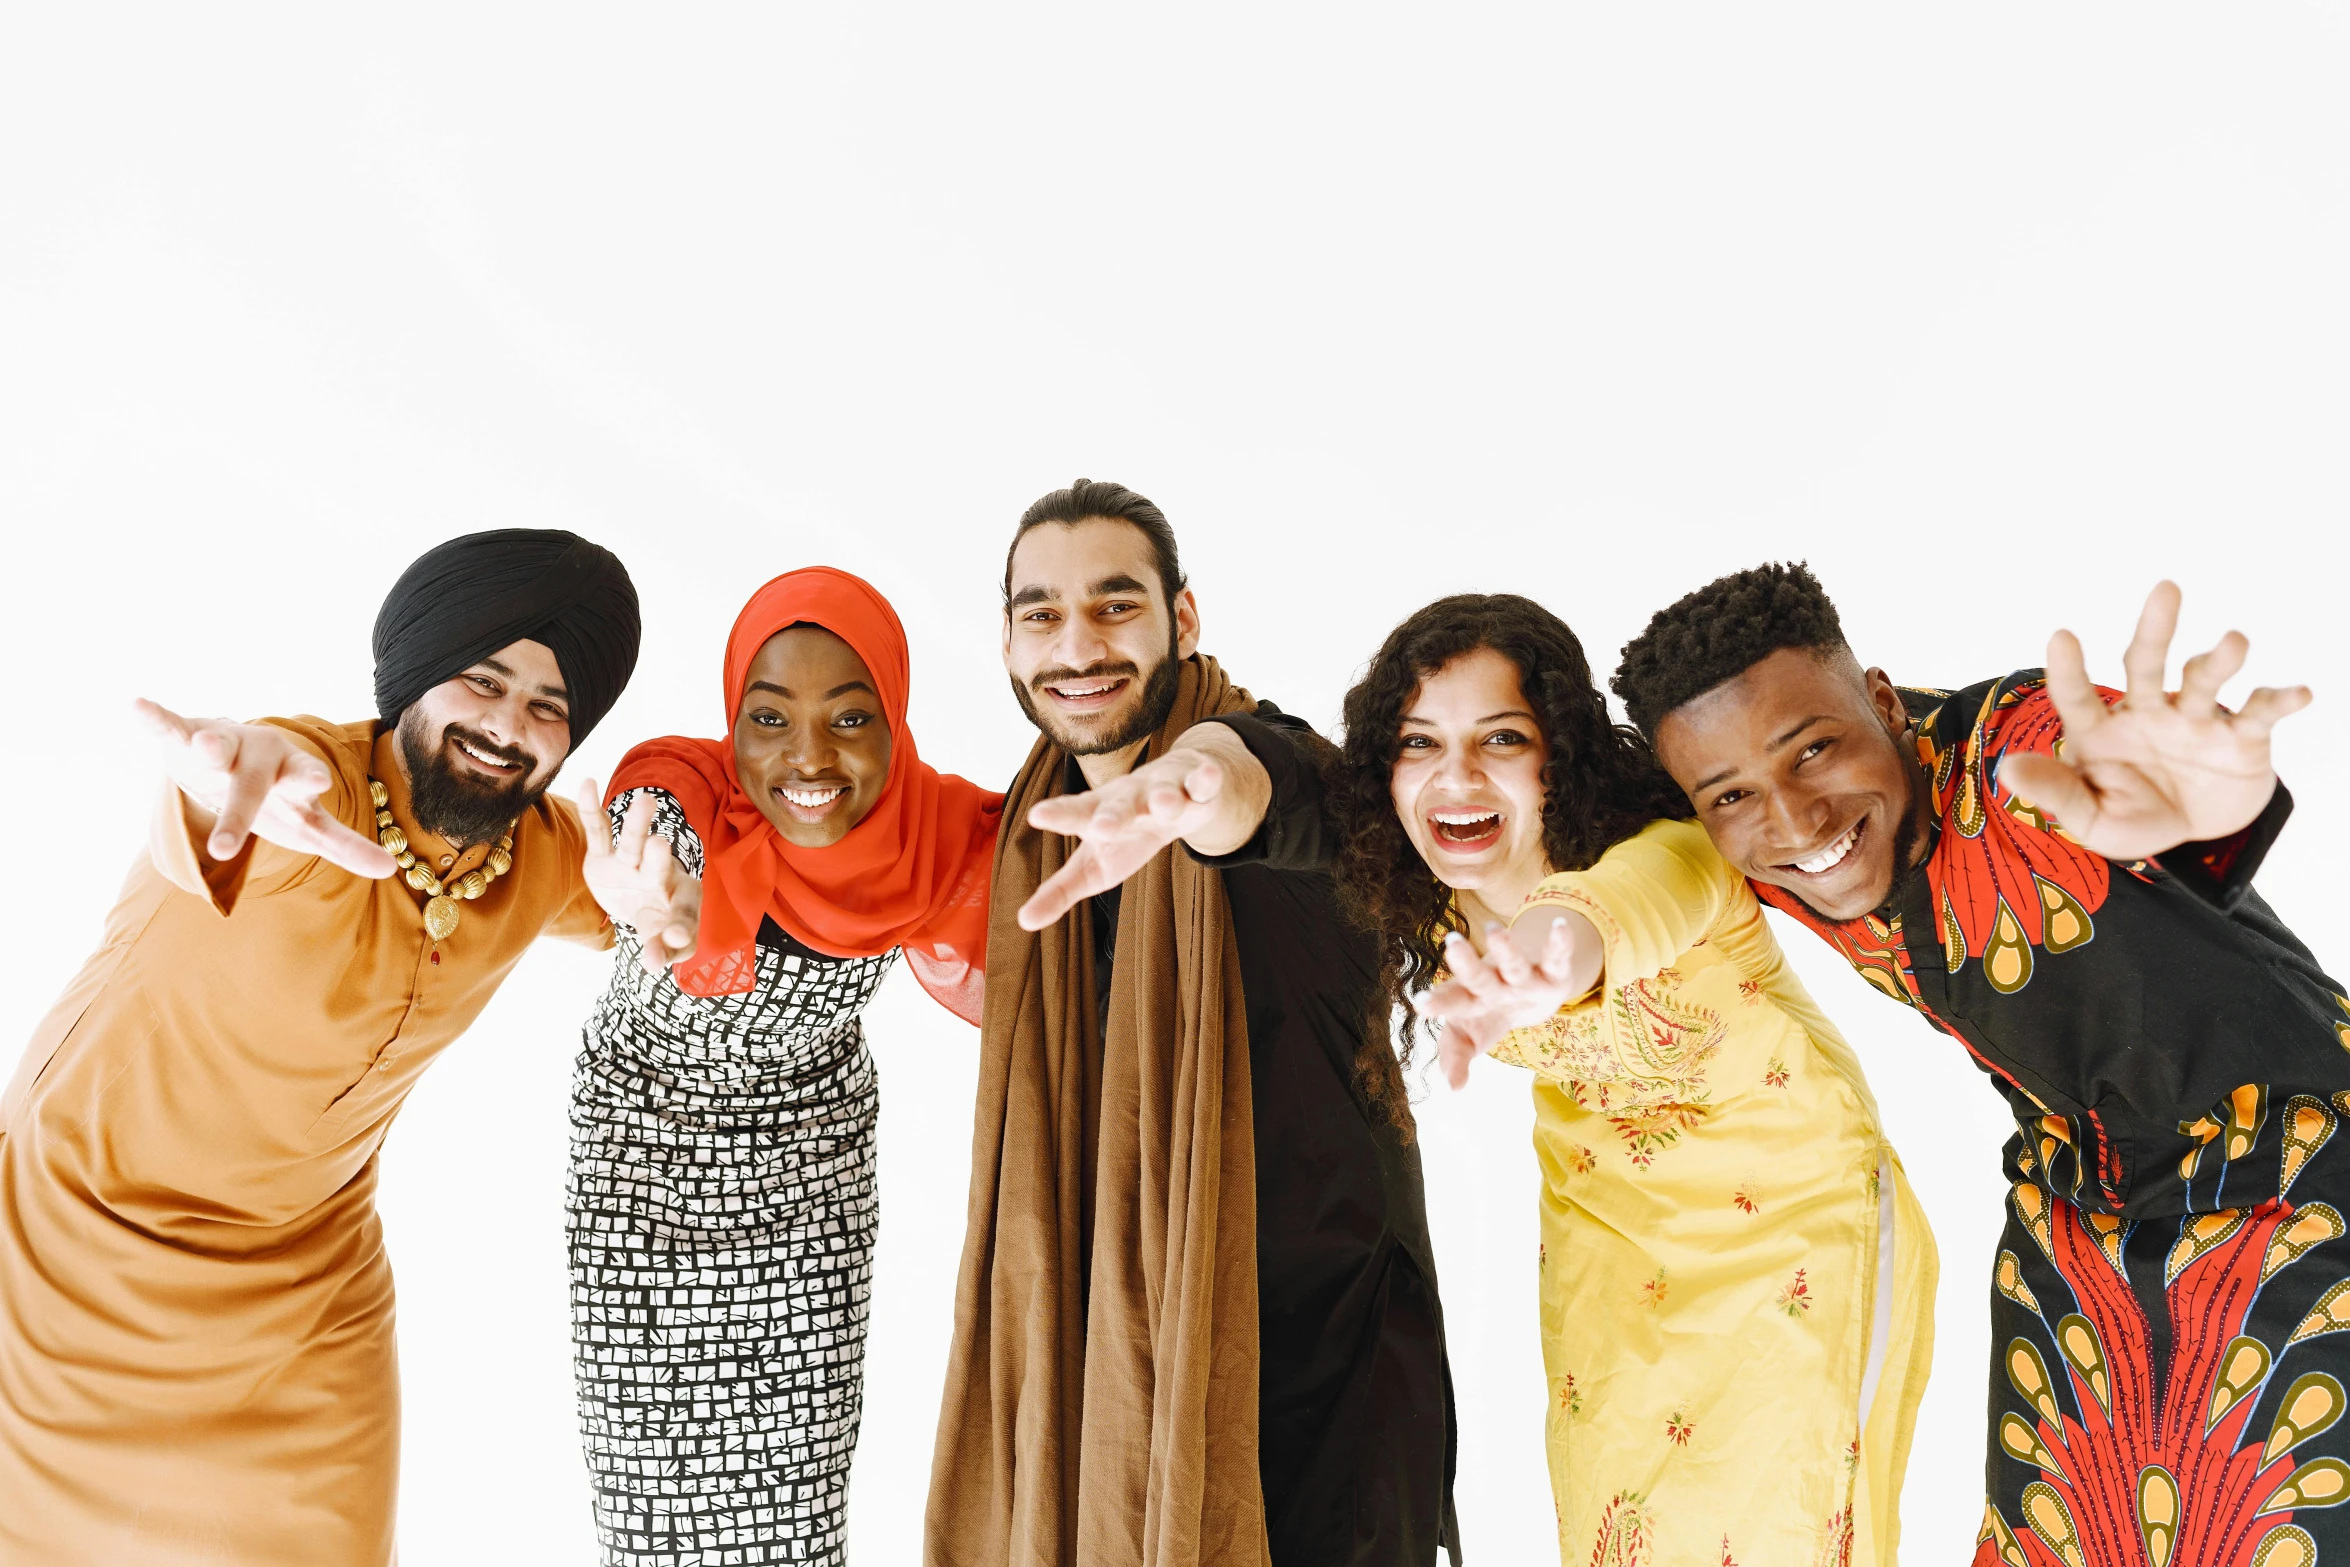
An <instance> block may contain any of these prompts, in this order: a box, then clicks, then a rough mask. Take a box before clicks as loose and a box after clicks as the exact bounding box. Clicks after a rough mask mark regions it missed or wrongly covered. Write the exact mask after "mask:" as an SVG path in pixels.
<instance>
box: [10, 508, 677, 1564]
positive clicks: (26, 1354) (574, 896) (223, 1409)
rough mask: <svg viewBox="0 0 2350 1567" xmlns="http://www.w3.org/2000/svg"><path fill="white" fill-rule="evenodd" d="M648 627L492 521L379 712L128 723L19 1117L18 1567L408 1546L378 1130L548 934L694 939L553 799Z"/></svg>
mask: <svg viewBox="0 0 2350 1567" xmlns="http://www.w3.org/2000/svg"><path fill="white" fill-rule="evenodd" d="M637 631H638V623H637V603H636V593H635V590H634V589H633V587H631V585H630V583H629V580H628V574H627V572H626V571H625V570H623V569H622V567H621V564H620V562H619V561H618V560H617V559H616V558H614V557H613V556H612V555H611V554H610V553H609V552H607V551H606V550H604V549H602V548H600V547H598V546H596V545H594V544H591V543H589V542H588V541H587V540H585V539H581V538H577V537H575V536H574V535H572V534H569V533H562V532H555V531H537V530H525V529H509V530H502V531H498V532H492V533H480V534H474V535H472V536H470V537H466V538H460V539H456V540H452V541H451V542H449V543H447V544H443V545H441V546H440V547H438V548H436V549H434V550H432V551H430V552H428V553H427V554H426V555H425V556H424V557H423V558H422V559H420V560H418V561H417V562H416V563H415V564H414V565H412V566H411V567H409V568H408V570H407V572H406V573H405V574H404V575H403V576H402V577H401V578H400V580H399V582H398V584H397V585H396V586H395V587H394V588H393V589H392V592H391V596H390V597H389V598H387V599H386V600H385V602H384V606H383V612H382V614H381V615H380V616H379V617H378V619H377V621H376V626H375V693H376V717H375V718H374V719H373V720H363V721H360V722H357V723H348V724H335V723H328V722H326V721H324V720H320V719H315V718H285V719H265V720H263V721H261V722H259V723H253V724H236V723H228V722H223V721H219V720H210V719H200V720H191V719H185V718H182V717H180V716H179V715H177V714H175V713H172V712H169V711H168V710H166V709H163V708H161V707H158V706H156V705H154V704H152V703H142V704H141V711H142V712H143V713H144V715H145V716H146V717H147V719H148V720H149V722H150V723H151V724H152V725H153V726H154V727H156V728H157V729H158V730H160V731H161V732H162V733H163V734H164V735H165V736H167V737H168V738H169V739H170V740H171V741H173V742H176V745H175V749H174V751H173V760H172V764H171V768H170V776H171V786H170V787H168V788H166V789H165V790H164V791H163V796H162V799H161V800H160V802H159V807H158V812H157V815H156V817H155V820H154V822H153V827H152V831H151V835H150V847H149V851H148V855H147V857H146V858H145V859H144V860H143V861H142V862H141V863H140V864H139V865H138V866H136V867H135V868H134V869H133V870H132V872H131V875H130V879H129V882H128V883H127V885H126V886H125V888H124V890H123V895H122V898H121V901H119V902H118V903H117V904H116V905H115V907H114V911H113V913H112V914H111V915H110V916H109V917H108V920H107V924H106V937H105V941H104V943H103V944H102V945H101V946H100V948H99V950H98V952H97V954H96V955H95V956H93V957H92V958H91V959H90V961H89V962H88V963H87V964H86V965H84V967H83V969H82V971H81V973H80V975H79V976H78V977H77V978H76V979H75V980H74V982H73V983H72V985H71V986H70V987H69V988H68V989H67V990H66V993H65V995H64V997H63V998H62V999H61V1000H60V1001H59V1002H58V1003H57V1005H56V1007H55V1008H54V1009H52V1010H51V1012H50V1013H49V1015H48V1017H47V1018H46V1019H45V1020H44V1021H43V1022H42V1024H41V1026H40V1028H39V1030H38V1031H37V1032H36V1033H35V1034H34V1036H33V1038H32V1041H31V1043H30V1045H29V1046H28V1047H27V1049H26V1050H25V1053H24V1057H23V1061H22V1063H21V1064H20V1066H19V1067H18V1069H17V1073H16V1077H15V1081H14V1082H13V1083H12V1084H11V1085H10V1087H9V1089H8V1093H7V1096H6V1098H5V1100H4V1101H0V1558H5V1559H6V1560H7V1561H10V1562H26V1563H32V1562H38V1563H43V1564H51V1563H91V1564H101V1563H102V1564H105V1567H139V1564H149V1563H155V1564H161V1563H175V1564H178V1563H195V1562H207V1563H224V1564H225V1563H235V1564H238V1567H264V1564H267V1567H279V1564H282V1567H295V1564H302V1567H320V1564H336V1567H345V1564H347V1567H373V1564H380V1563H384V1562H388V1561H389V1560H391V1558H392V1535H393V1511H394V1490H395V1482H396V1477H397V1472H398V1458H399V1388H398V1376H397V1368H396V1363H395V1357H394V1344H393V1332H392V1276H391V1268H390V1265H389V1263H388V1261H387V1260H386V1258H385V1255H384V1246H383V1234H382V1230H381V1227H380V1225H379V1224H378V1221H377V1218H376V1214H375V1206H374V1199H375V1183H376V1157H377V1152H378V1150H379V1149H380V1147H381V1145H382V1143H383V1139H384V1134H385V1132H386V1130H387V1129H388V1128H389V1126H390V1125H391V1121H392V1117H393V1115H394V1114H395V1113H396V1112H397V1111H398V1110H399V1107H400V1104H401V1102H402V1101H403V1100H404V1099H405V1098H406V1097H407V1094H408V1091H409V1090H410V1089H411V1088H413V1087H414V1086H415V1084H416V1081H417V1079H418V1077H419V1076H420V1075H421V1074H422V1072H423V1070H424V1068H425V1067H426V1066H427V1065H428V1064H429V1063H430V1062H431V1061H432V1059H433V1058H434V1057H435V1056H436V1055H438V1054H439V1053H440V1051H441V1049H442V1048H443V1047H444V1046H446V1045H448V1044H449V1043H450V1042H451V1041H452V1040H454V1039H455V1038H456V1037H457V1036H458V1035H459V1034H461V1033H463V1032H464V1030H465V1028H466V1025H467V1024H469V1023H470V1022H471V1021H472V1020H473V1018H474V1016H475V1015H476V1014H477V1013H479V1012H480V1010H481V1009H482V1007H483V1006H484V1004H486V1003H487V1002H488V1001H489V999H490V996H491V995H492V994H493V993H494V992H495V991H496V990H497V987H498V985H499V983H500V981H502V980H503V979H504V978H505V976H506V975H507V973H508V972H509V971H511V970H512V969H513V967H514V965H515V963H516V962H517V961H519V960H520V958H521V956H522V953H523V951H524V949H525V948H527V947H528V946H529V945H530V943H531V942H533V941H534V940H536V939H537V938H538V937H539V936H541V935H546V934H554V935H561V936H566V937H570V938H573V939H576V940H581V941H585V942H589V943H591V944H595V945H599V946H602V945H609V944H610V943H611V940H612V933H611V928H610V924H609V921H608V919H607V915H606V911H607V910H609V911H610V912H611V914H612V916H613V917H618V918H625V919H627V920H629V921H630V922H631V923H632V924H635V925H636V926H637V927H638V928H640V929H648V930H654V931H659V932H662V933H663V934H662V935H661V936H660V937H659V938H658V940H657V942H656V946H657V948H658V951H659V954H660V955H662V956H669V957H674V956H675V955H677V954H679V953H680V952H682V950H683V949H685V948H686V947H688V946H690V943H691V940H692V932H693V928H694V926H695V924H696V922H697V921H698V918H699V887H698V884H696V883H692V882H690V881H688V880H686V879H684V878H682V877H680V876H679V875H678V874H677V873H676V870H675V867H674V866H672V865H671V864H669V863H668V861H667V860H666V857H665V856H664V855H662V854H661V853H660V852H659V851H658V850H657V849H648V848H647V847H646V846H645V844H644V841H643V839H644V831H643V829H644V824H643V823H641V822H638V823H634V824H632V827H633V833H632V834H624V835H623V839H622V844H621V846H620V848H619V850H618V851H617V852H615V850H614V849H613V848H612V847H611V846H610V844H609V840H607V839H606V838H605V837H604V836H603V835H601V834H598V835H595V836H594V837H591V836H590V835H588V834H586V833H584V832H583V831H582V829H581V826H580V818H579V816H578V814H577V812H575V811H574V810H573V809H572V808H571V807H570V806H569V805H568V804H565V803H563V802H559V801H554V800H550V799H547V798H546V797H545V791H546V788H547V786H548V784H549V783H550V782H551V781H552V780H553V778H554V776H555V772H556V770H557V769H558V768H559V767H560V766H561V765H562V763H563V760H564V758H565V757H566V756H567V755H569V754H570V752H571V751H572V750H573V748H574V747H575V746H576V745H577V744H578V743H579V741H580V740H582V739H584V738H585V737H586V736H587V734H588V732H589V731H590V730H592V729H593V728H594V727H595V725H596V723H597V721H598V720H599V719H601V718H602V717H603V716H604V714H605V712H606V711H607V710H608V709H609V708H610V707H611V705H612V703H613V702H614V701H615V700H616V699H617V698H618V697H619V695H620V692H621V689H622V688H623V687H624V686H625V685H626V684H627V681H628V676H629V672H630V671H631V670H632V669H633V668H634V667H635V663H636V654H637ZM592 787H593V786H592V785H591V786H590V788H591V792H592ZM583 863H584V864H585V866H586V872H585V874H583ZM396 872H397V873H399V874H395V873H396ZM599 900H601V903H600V904H599Z"/></svg>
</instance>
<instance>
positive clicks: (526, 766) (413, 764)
mask: <svg viewBox="0 0 2350 1567" xmlns="http://www.w3.org/2000/svg"><path fill="white" fill-rule="evenodd" d="M453 735H456V736H462V737H463V738H464V740H465V743H466V744H467V745H470V746H472V747H473V748H474V749H475V750H477V751H479V752H481V753H482V755H484V756H494V757H496V758H498V759H499V760H500V761H504V762H518V763H520V764H521V766H522V773H521V776H519V777H517V778H515V779H514V780H513V781H512V782H511V783H505V784H486V783H482V782H479V781H477V780H475V779H472V778H469V777H467V776H465V775H464V774H462V773H460V772H458V771H457V770H456V769H455V768H454V767H453V766H451V765H450V763H449V760H448V757H447V755H446V751H447V747H448V744H449V740H450V737H451V736H453ZM400 760H401V761H403V762H405V763H406V764H407V766H408V810H409V813H410V814H411V815H413V816H414V817H415V818H416V825H417V826H419V827H421V828H423V829H424V830H425V831H426V832H429V833H434V834H437V835H438V836H440V837H443V838H446V839H447V840H448V841H449V842H450V843H451V844H452V845H455V846H456V847H459V848H463V847H464V846H465V845H467V844H473V843H495V842H497V841H498V840H499V839H500V838H502V837H504V836H505V835H506V834H507V832H508V831H509V830H510V829H511V828H512V826H513V823H514V818H516V817H517V816H520V815H521V814H522V813H523V812H524V811H527V810H529V809H530V808H531V807H532V806H534V805H536V804H537V803H538V801H539V796H541V795H543V794H545V793H546V792H547V789H546V784H543V783H542V784H540V785H539V786H538V787H537V788H532V787H531V782H530V781H531V779H532V778H533V777H534V776H536V775H537V773H538V768H539V760H538V758H537V757H535V756H533V755H531V754H530V753H529V752H528V751H525V750H522V749H521V748H520V747H517V746H511V745H499V744H497V743H496V742H494V741H492V740H490V739H489V738H488V737H487V736H485V735H479V734H476V733H474V732H473V731H472V730H470V729H467V728H465V727H463V726H462V725H459V724H450V725H449V726H448V727H446V728H444V729H443V730H442V731H441V733H440V737H439V739H438V741H437V742H428V741H427V740H426V738H425V734H424V721H423V719H422V717H421V716H420V715H419V714H418V713H417V710H416V709H415V708H413V707H412V708H410V709H408V711H407V712H405V713H403V714H401V715H400ZM552 781H553V780H552V779H550V780H548V782H552Z"/></svg>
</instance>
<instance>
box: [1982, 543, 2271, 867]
mask: <svg viewBox="0 0 2350 1567" xmlns="http://www.w3.org/2000/svg"><path fill="white" fill-rule="evenodd" d="M2178 624H2179V590H2178V586H2177V584H2175V583H2170V582H2163V583H2158V584H2157V585H2156V586H2155V589H2154V591H2153V592H2152V593H2151V594H2149V595H2147V598H2146V608H2145V610H2144V611H2143V612H2142V613H2141V614H2140V615H2139V617H2138V629H2137V632H2136V634H2135V635H2133V636H2132V637H2131V638H2130V646H2129V650H2128V651H2127V652H2126V653H2124V654H2123V655H2122V666H2123V668H2124V670H2125V671H2126V672H2127V674H2128V686H2127V693H2126V694H2125V695H2124V696H2123V698H2122V700H2121V701H2120V702H2119V703H2118V704H2117V705H2115V706H2114V707H2112V708H2108V707H2106V705H2105V703H2104V700H2103V699H2102V698H2100V697H2099V696H2098V694H2097V690H2096V687H2095V686H2094V685H2093V684H2091V682H2090V680H2089V670H2088V665H2087V663H2086V661H2085V660H2084V659H2083V657H2082V654H2081V643H2080V639H2079V638H2077V637H2075V636H2074V635H2073V634H2072V633H2071V632H2069V631H2059V632H2058V633H2057V634H2056V635H2055V636H2054V637H2052V638H2051V639H2050V640H2049V643H2048V695H2049V697H2050V699H2051V700H2052V701H2053V702H2054V703H2055V704H2056V711H2057V715H2058V716H2059V717H2060V718H2062V719H2063V720H2064V755H2063V757H2062V758H2061V759H2059V758H2057V757H2053V756H2037V755H2032V756H2012V757H2009V758H2008V759H2007V760H2006V761H2005V762H2003V763H2002V764H2001V765H2000V773H1999V776H2000V778H2001V780H2002V781H2003V782H2005V783H2006V784H2007V785H2008V786H2009V787H2010V788H2011V789H2013V790H2014V791H2015V793H2016V794H2017V796H2018V797H2020V798H2022V799H2023V800H2024V801H2025V802H2026V803H2028V804H2031V805H2034V806H2036V807H2038V808H2039V809H2041V810H2043V811H2045V812H2047V813H2048V814H2049V815H2051V816H2053V817H2055V818H2056V819H2057V821H2058V822H2059V823H2061V824H2062V825H2063V827H2064V830H2065V831H2066V832H2067V833H2068V834H2070V835H2071V836H2072V837H2073V839H2074V840H2076V841H2077V842H2079V843H2080V844H2081V846H2082V847H2084V848H2086V849H2089V850H2090V851H2091V852H2093V853H2097V854H2102V855H2104V856H2105V857H2106V858H2107V859H2111V860H2142V859H2150V858H2152V857H2153V856H2155V855H2158V854H2161V853H2163V852H2165V851H2166V850H2169V849H2174V848H2177V847H2178V846H2179V845H2180V844H2182V843H2203V842H2208V841H2211V840H2213V839H2220V838H2226V837H2228V836H2230V835H2231V834H2234V833H2237V832H2241V831H2242V830H2243V829H2244V828H2245V827H2247V826H2249V825H2250V824H2251V823H2252V822H2253V820H2254V819H2255V818H2257V817H2258V816H2259V815H2260V813H2261V811H2262V810H2263V809H2264V808H2265V807H2266V806H2267V804H2268V801H2269V796H2270V795H2272V794H2273V793H2275V791H2276V786H2277V774H2276V767H2275V765H2274V764H2273V763H2272V761H2271V760H2270V755H2269V734H2270V731H2271V730H2273V729H2274V728H2275V727H2276V725H2277V723H2278V721H2279V720H2281V719H2284V718H2286V717H2288V716H2290V715H2292V714H2294V713H2297V712H2299V711H2300V710H2301V709H2302V708H2304V707H2307V706H2308V705H2309V700H2310V694H2309V688H2308V687H2307V686H2287V687H2284V688H2282V689H2274V688H2271V687H2268V686H2262V687H2261V688H2260V689H2259V690H2257V691H2254V692H2253V693H2252V694H2251V696H2249V697H2247V698H2246V699H2245V701H2244V705H2243V707H2242V708H2241V709H2240V710H2238V711H2236V712H2233V713H2231V712H2229V711H2228V710H2227V709H2226V708H2224V707H2222V706H2220V704H2219V691H2220V687H2221V686H2223V685H2225V684H2227V682H2228V681H2229V680H2231V679H2232V678H2234V676H2235V674H2236V672H2237V671H2238V670H2240V669H2242V668H2243V667H2244V655H2245V653H2246V652H2247V651H2248V650H2249V648H2250V644H2249V643H2248V642H2246V641H2245V639H2244V636H2243V634H2242V633H2241V632H2235V631H2231V632H2229V633H2228V634H2227V635H2226V636H2224V637H2222V638H2220V639H2219V642H2218V644H2217V645H2216V646H2214V647H2213V648H2212V649H2211V650H2210V651H2209V652H2207V653H2199V654H2197V655H2196V656H2195V657H2193V658H2190V659H2188V660H2187V662H2186V665H2185V667H2184V668H2183V669H2181V671H2180V674H2179V689H2178V690H2177V691H2175V692H2173V691H2169V690H2166V689H2165V687H2164V672H2165V670H2166V668H2167V667H2168V664H2169V658H2170V644H2171V637H2172V635H2173V633H2175V632H2176V631H2177V629H2178Z"/></svg>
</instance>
